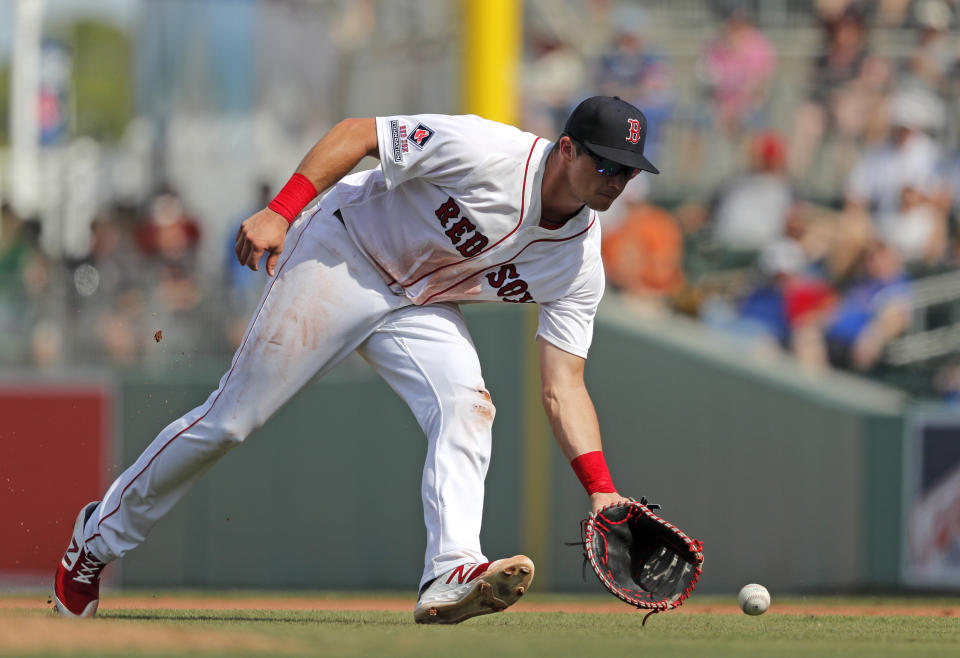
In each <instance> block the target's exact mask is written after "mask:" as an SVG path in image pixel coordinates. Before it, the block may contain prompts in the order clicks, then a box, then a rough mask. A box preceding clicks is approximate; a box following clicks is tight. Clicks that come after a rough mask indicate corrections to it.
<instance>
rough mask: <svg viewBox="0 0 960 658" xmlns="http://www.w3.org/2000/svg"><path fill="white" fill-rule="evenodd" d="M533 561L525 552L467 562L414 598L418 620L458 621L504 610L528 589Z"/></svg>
mask: <svg viewBox="0 0 960 658" xmlns="http://www.w3.org/2000/svg"><path fill="white" fill-rule="evenodd" d="M531 582H533V561H532V560H531V559H530V558H528V557H527V556H526V555H514V556H513V557H509V558H504V559H502V560H497V561H496V562H484V563H482V564H477V563H475V562H467V563H465V564H461V565H459V566H457V567H455V568H453V569H451V570H450V571H448V572H447V573H445V574H443V575H441V576H438V577H437V578H435V579H434V580H433V582H431V583H430V584H429V585H428V586H427V588H426V589H425V590H424V591H423V592H422V593H421V594H420V598H419V599H417V607H416V608H414V611H413V619H414V620H415V621H416V622H417V623H418V624H458V623H460V622H461V621H464V620H465V619H470V618H471V617H476V616H478V615H487V614H490V613H491V612H500V611H501V610H506V609H507V608H508V607H509V606H511V605H513V604H514V603H516V602H517V599H519V598H520V597H521V596H523V595H524V593H525V592H526V591H527V590H528V589H530V583H531Z"/></svg>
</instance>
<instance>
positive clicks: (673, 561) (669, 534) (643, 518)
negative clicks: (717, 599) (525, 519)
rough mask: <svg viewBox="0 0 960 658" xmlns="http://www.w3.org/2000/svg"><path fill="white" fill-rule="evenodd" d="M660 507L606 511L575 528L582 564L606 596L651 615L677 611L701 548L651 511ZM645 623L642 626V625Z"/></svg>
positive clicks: (696, 571)
mask: <svg viewBox="0 0 960 658" xmlns="http://www.w3.org/2000/svg"><path fill="white" fill-rule="evenodd" d="M651 508H653V509H660V506H659V505H648V504H647V499H646V498H641V499H640V502H637V501H630V502H620V503H614V504H613V505H607V506H606V507H604V508H603V509H601V510H600V511H599V512H596V513H594V514H591V515H590V516H589V517H588V518H586V519H584V520H583V521H582V522H581V524H580V529H581V535H582V538H583V549H584V558H585V560H586V561H587V562H589V563H590V566H591V567H593V571H594V573H596V574H597V577H598V578H599V579H600V582H601V583H603V586H604V587H606V588H607V589H608V590H610V592H611V593H612V594H613V595H614V596H616V597H617V598H619V599H620V600H621V601H624V602H626V603H629V604H630V605H633V606H636V607H637V608H640V609H642V610H649V611H650V613H649V614H648V615H647V617H649V616H650V614H653V613H656V612H661V611H663V610H672V609H674V608H677V607H679V606H680V604H681V603H683V601H684V599H686V598H687V597H688V596H690V594H692V593H693V588H694V587H696V585H697V580H699V579H700V573H701V571H702V566H703V542H701V541H699V540H697V539H691V538H690V537H688V536H687V535H685V534H684V533H683V531H681V530H680V529H679V528H677V527H676V526H674V525H672V524H670V523H668V522H667V521H664V520H663V519H662V518H660V517H659V516H657V515H656V514H654V513H653V512H652V511H651ZM647 617H644V619H643V621H644V623H646V621H647Z"/></svg>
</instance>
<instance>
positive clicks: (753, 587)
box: [737, 583, 770, 615]
mask: <svg viewBox="0 0 960 658" xmlns="http://www.w3.org/2000/svg"><path fill="white" fill-rule="evenodd" d="M737 598H738V600H739V601H740V609H741V610H743V611H744V612H745V613H747V614H748V615H762V614H763V613H765V612H766V611H767V608H769V607H770V592H768V591H767V588H766V587H764V586H763V585H757V584H756V583H751V584H750V585H744V586H743V588H742V589H741V590H740V595H739V596H738V597H737Z"/></svg>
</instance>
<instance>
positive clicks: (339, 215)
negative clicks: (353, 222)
mask: <svg viewBox="0 0 960 658" xmlns="http://www.w3.org/2000/svg"><path fill="white" fill-rule="evenodd" d="M333 216H334V217H336V218H337V219H339V220H340V223H341V224H343V225H344V227H346V223H344V221H343V214H342V213H341V212H340V209H339V208H337V209H336V210H334V211H333Z"/></svg>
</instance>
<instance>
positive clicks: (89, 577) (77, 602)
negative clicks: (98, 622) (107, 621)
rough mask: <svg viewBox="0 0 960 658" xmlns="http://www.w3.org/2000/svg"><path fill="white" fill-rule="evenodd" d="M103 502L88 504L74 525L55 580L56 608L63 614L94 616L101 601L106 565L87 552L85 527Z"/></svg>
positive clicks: (67, 615) (65, 615) (66, 615)
mask: <svg viewBox="0 0 960 658" xmlns="http://www.w3.org/2000/svg"><path fill="white" fill-rule="evenodd" d="M99 504H100V501H94V502H92V503H88V504H87V505H86V506H85V507H84V508H83V509H82V510H80V515H79V516H77V522H76V523H74V525H73V537H72V538H71V540H70V546H68V547H67V552H66V553H64V554H63V559H62V560H60V565H59V566H58V567H57V576H56V579H55V580H54V582H53V589H54V600H55V601H56V610H57V612H59V613H60V614H61V615H63V616H64V617H92V616H94V615H95V614H96V612H97V605H98V604H99V603H100V574H101V573H102V572H103V568H104V567H105V566H107V563H106V562H101V561H100V560H98V559H97V558H96V557H95V556H93V555H91V554H90V552H89V551H87V547H86V544H84V543H83V526H84V525H85V524H86V522H87V519H89V518H90V515H91V514H93V510H95V509H97V505H99Z"/></svg>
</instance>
